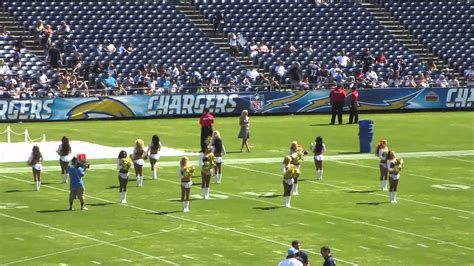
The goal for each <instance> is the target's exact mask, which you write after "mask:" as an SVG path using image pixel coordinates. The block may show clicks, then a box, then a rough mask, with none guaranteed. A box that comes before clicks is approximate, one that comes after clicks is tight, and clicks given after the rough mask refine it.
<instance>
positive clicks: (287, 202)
mask: <svg viewBox="0 0 474 266" xmlns="http://www.w3.org/2000/svg"><path fill="white" fill-rule="evenodd" d="M285 207H286V208H291V197H290V196H285Z"/></svg>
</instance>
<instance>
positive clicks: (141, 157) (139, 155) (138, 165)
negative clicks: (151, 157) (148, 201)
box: [132, 139, 146, 187]
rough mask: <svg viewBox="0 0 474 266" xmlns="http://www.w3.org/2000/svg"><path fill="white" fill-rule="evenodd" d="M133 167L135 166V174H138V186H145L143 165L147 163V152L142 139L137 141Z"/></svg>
mask: <svg viewBox="0 0 474 266" xmlns="http://www.w3.org/2000/svg"><path fill="white" fill-rule="evenodd" d="M132 158H133V167H134V168H135V175H136V176H137V186H138V187H142V186H143V165H144V164H145V159H146V152H145V143H144V142H143V140H141V139H137V140H136V141H135V148H134V149H133V155H132Z"/></svg>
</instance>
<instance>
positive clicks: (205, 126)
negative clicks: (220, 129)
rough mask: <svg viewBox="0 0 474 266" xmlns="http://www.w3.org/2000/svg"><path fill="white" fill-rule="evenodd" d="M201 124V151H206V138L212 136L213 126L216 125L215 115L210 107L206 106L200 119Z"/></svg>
mask: <svg viewBox="0 0 474 266" xmlns="http://www.w3.org/2000/svg"><path fill="white" fill-rule="evenodd" d="M199 123H200V124H201V152H205V151H206V147H207V144H206V139H207V138H208V137H212V126H213V125H214V116H213V115H212V114H211V113H210V112H209V109H208V108H204V113H203V114H202V115H201V118H200V119H199Z"/></svg>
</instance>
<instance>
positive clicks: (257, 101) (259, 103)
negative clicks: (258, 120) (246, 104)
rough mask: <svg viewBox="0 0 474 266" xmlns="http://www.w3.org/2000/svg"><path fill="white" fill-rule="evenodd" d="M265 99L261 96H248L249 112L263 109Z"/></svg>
mask: <svg viewBox="0 0 474 266" xmlns="http://www.w3.org/2000/svg"><path fill="white" fill-rule="evenodd" d="M264 102H265V97H264V96H263V95H262V94H255V95H251V96H250V110H252V111H258V110H260V109H262V108H263V104H264Z"/></svg>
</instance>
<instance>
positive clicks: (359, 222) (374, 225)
mask: <svg viewBox="0 0 474 266" xmlns="http://www.w3.org/2000/svg"><path fill="white" fill-rule="evenodd" d="M230 167H235V166H230ZM237 168H240V169H246V170H248V171H255V172H263V171H258V170H253V169H249V168H244V167H237ZM263 173H266V174H270V175H277V174H274V173H270V172H263ZM277 176H280V175H277ZM164 181H168V182H173V181H169V180H164ZM26 182H27V181H26ZM173 183H175V182H173ZM314 183H317V184H323V183H318V182H314ZM219 193H222V194H227V195H232V196H234V197H240V198H246V199H250V200H254V201H259V202H265V203H267V204H271V205H276V206H281V204H277V203H274V202H271V201H265V200H261V199H255V198H249V197H245V196H242V195H237V194H232V193H227V192H222V191H220V192H219ZM291 209H292V210H299V211H302V212H309V213H314V214H317V215H321V216H326V217H330V218H333V219H337V220H342V221H347V222H351V223H353V224H362V225H367V226H372V227H376V228H380V229H384V230H387V231H393V232H397V233H400V234H405V235H410V236H415V237H419V238H423V239H427V240H431V241H435V242H439V243H443V244H447V245H451V246H455V247H459V248H463V249H467V250H474V248H471V247H467V246H463V245H459V244H456V243H453V242H447V241H444V240H439V239H436V238H433V237H429V236H423V235H419V234H415V233H411V232H406V231H403V230H398V229H395V228H391V227H386V226H382V225H377V224H371V223H368V222H363V221H359V220H353V219H349V218H344V217H339V216H334V215H331V214H327V213H323V212H316V211H311V210H306V209H301V208H298V207H293V206H292V208H291ZM379 220H381V219H379Z"/></svg>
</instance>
